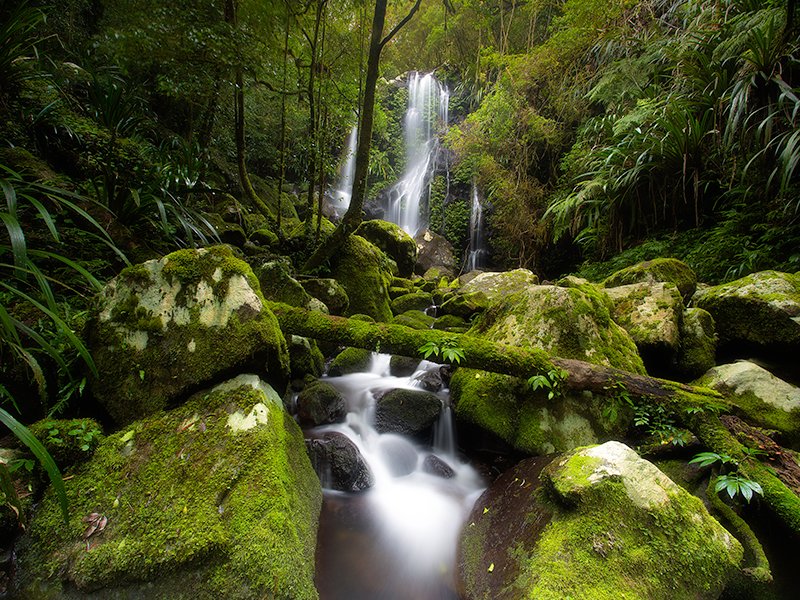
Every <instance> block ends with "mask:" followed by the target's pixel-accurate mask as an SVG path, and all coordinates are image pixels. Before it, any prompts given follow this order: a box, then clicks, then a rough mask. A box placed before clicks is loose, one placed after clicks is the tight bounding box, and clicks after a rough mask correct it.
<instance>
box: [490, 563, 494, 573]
mask: <svg viewBox="0 0 800 600" xmlns="http://www.w3.org/2000/svg"><path fill="white" fill-rule="evenodd" d="M492 571H494V563H492V564H490V565H489V573H491V572H492Z"/></svg>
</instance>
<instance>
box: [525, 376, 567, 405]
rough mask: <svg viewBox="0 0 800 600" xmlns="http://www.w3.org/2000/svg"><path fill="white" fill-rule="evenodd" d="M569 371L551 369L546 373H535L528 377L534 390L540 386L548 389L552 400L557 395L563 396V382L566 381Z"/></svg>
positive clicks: (549, 397)
mask: <svg viewBox="0 0 800 600" xmlns="http://www.w3.org/2000/svg"><path fill="white" fill-rule="evenodd" d="M568 376H569V373H567V372H566V371H565V370H564V369H550V370H549V371H548V372H547V373H545V374H544V375H534V376H533V377H529V378H528V385H529V386H530V388H531V389H532V390H533V391H536V390H538V389H539V388H542V389H546V390H548V391H547V398H548V399H549V400H552V399H553V398H556V397H557V396H561V395H562V394H563V393H564V392H563V389H562V384H563V383H564V381H566V379H567V377H568Z"/></svg>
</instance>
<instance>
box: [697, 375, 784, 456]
mask: <svg viewBox="0 0 800 600" xmlns="http://www.w3.org/2000/svg"><path fill="white" fill-rule="evenodd" d="M696 384H697V385H702V386H706V387H710V388H713V389H715V390H717V391H719V392H722V393H723V394H725V397H726V398H727V399H728V400H729V401H730V402H731V403H732V404H733V405H734V407H735V408H734V412H736V413H737V414H738V415H739V416H740V417H742V418H743V419H745V420H747V421H748V422H750V423H752V424H753V425H756V426H758V427H763V428H765V429H773V430H775V431H777V432H778V436H779V439H780V441H781V442H783V443H784V444H785V445H788V446H791V447H792V448H795V449H800V388H798V387H796V386H794V385H792V384H790V383H787V382H785V381H783V380H782V379H779V378H778V377H776V376H775V375H773V374H772V373H770V372H769V371H767V370H766V369H765V368H763V367H761V366H759V365H757V364H756V363H754V362H750V361H747V360H742V361H738V362H735V363H731V364H727V365H719V366H718V367H714V368H713V369H711V370H710V371H708V372H707V373H706V374H705V375H703V376H702V377H701V378H700V379H698V380H697V382H696Z"/></svg>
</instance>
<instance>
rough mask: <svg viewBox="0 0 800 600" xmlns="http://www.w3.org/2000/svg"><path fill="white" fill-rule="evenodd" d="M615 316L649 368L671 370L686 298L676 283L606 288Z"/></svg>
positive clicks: (658, 370) (654, 370)
mask: <svg viewBox="0 0 800 600" xmlns="http://www.w3.org/2000/svg"><path fill="white" fill-rule="evenodd" d="M606 293H607V294H608V297H609V298H611V301H612V302H613V303H614V312H613V313H612V316H613V318H614V321H615V322H616V323H617V324H619V325H621V326H622V327H623V328H624V329H625V331H627V332H628V334H629V335H630V336H631V339H633V341H634V342H635V343H636V347H637V348H638V349H639V354H640V356H641V357H642V360H643V361H644V363H645V365H646V366H647V370H648V372H650V373H653V374H656V375H662V374H667V373H670V372H671V371H672V369H673V366H674V364H675V363H676V361H677V355H678V351H679V349H680V345H681V336H680V333H681V321H682V319H683V300H682V298H681V295H680V293H679V292H678V288H677V287H675V284H673V283H669V282H667V283H661V282H657V283H632V284H629V285H621V286H618V287H613V288H608V289H606Z"/></svg>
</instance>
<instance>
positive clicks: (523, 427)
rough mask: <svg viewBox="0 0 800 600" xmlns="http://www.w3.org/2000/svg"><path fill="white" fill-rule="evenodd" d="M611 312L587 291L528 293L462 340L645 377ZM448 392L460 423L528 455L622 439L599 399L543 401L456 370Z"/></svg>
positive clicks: (520, 387)
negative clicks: (539, 352) (616, 437)
mask: <svg viewBox="0 0 800 600" xmlns="http://www.w3.org/2000/svg"><path fill="white" fill-rule="evenodd" d="M612 307H613V305H612V304H611V301H610V299H609V298H608V297H607V296H606V295H605V293H604V292H603V291H602V290H600V289H598V288H597V287H596V286H593V285H591V284H586V285H583V286H581V287H579V288H563V287H558V286H551V285H533V286H528V287H527V288H526V289H525V290H524V291H522V292H519V293H517V294H513V295H511V296H509V297H508V298H506V299H505V300H504V301H502V302H500V303H499V304H497V305H496V306H494V307H493V308H492V309H491V310H489V311H487V312H486V313H484V314H483V316H481V317H480V318H479V320H478V322H477V323H476V324H475V325H474V326H473V327H472V328H471V329H470V331H469V332H468V333H469V334H471V335H477V336H481V337H483V338H485V339H487V340H490V341H493V342H500V343H506V344H511V345H515V346H522V347H538V348H542V349H544V350H546V351H548V352H549V353H551V354H553V355H554V356H559V357H563V358H577V359H580V360H584V361H588V362H592V363H596V364H601V365H606V366H611V367H616V368H618V369H625V370H628V371H632V372H634V373H644V366H643V364H642V360H641V358H640V357H639V354H638V353H637V351H636V346H635V344H634V343H633V341H632V340H631V338H630V336H629V335H628V334H627V333H626V332H625V330H624V329H622V328H621V327H620V326H619V325H617V324H616V323H614V321H613V320H612V319H611V312H610V311H611V309H612ZM553 377H554V378H557V377H558V375H557V374H554V375H553ZM554 385H556V386H557V381H554ZM450 391H451V395H452V399H453V406H454V411H455V414H456V416H457V417H458V418H459V419H461V420H464V421H467V422H469V423H472V424H474V425H477V426H479V427H481V428H483V429H485V430H487V431H489V432H491V433H493V434H494V435H496V436H498V437H500V438H501V439H503V440H504V441H506V442H507V443H509V444H511V445H512V446H513V447H515V448H517V449H518V450H521V451H523V452H527V453H530V454H546V453H550V452H554V451H566V450H571V449H572V448H575V447H577V446H581V445H586V444H592V443H597V442H598V441H601V440H603V439H608V437H609V436H610V435H611V434H612V433H622V432H623V431H624V426H625V423H623V422H622V420H620V421H619V422H617V423H614V424H613V425H612V424H611V423H609V422H607V421H606V420H605V419H603V418H602V401H601V400H602V399H601V398H599V397H598V396H592V395H591V394H589V395H587V396H586V397H584V396H582V395H576V396H568V397H567V398H562V397H559V395H558V394H556V395H554V397H553V398H549V397H548V396H549V393H548V392H547V391H546V390H544V389H541V388H540V389H539V390H538V391H533V390H531V389H530V386H528V385H527V382H525V381H523V380H521V379H518V378H514V377H509V376H507V375H500V374H496V373H487V372H483V371H476V370H472V369H463V368H461V369H458V370H456V372H455V373H454V374H453V378H452V380H451V382H450Z"/></svg>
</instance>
